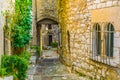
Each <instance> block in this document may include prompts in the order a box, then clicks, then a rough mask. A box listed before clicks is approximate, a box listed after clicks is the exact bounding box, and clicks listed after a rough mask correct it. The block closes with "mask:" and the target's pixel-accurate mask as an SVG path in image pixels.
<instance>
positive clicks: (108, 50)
mask: <svg viewBox="0 0 120 80" xmlns="http://www.w3.org/2000/svg"><path fill="white" fill-rule="evenodd" d="M113 42H114V26H113V25H112V24H111V23H109V24H107V25H106V27H105V54H106V56H107V57H113V45H114V43H113Z"/></svg>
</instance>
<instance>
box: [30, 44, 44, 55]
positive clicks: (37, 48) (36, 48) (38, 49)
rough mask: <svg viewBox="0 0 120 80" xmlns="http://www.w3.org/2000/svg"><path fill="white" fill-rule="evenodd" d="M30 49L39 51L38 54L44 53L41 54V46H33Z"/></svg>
mask: <svg viewBox="0 0 120 80" xmlns="http://www.w3.org/2000/svg"><path fill="white" fill-rule="evenodd" d="M30 48H31V49H35V50H37V52H38V54H41V53H42V52H41V49H40V46H31V47H30Z"/></svg>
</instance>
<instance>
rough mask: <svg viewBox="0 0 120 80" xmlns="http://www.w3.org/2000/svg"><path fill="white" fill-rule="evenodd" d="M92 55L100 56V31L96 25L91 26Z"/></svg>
mask: <svg viewBox="0 0 120 80" xmlns="http://www.w3.org/2000/svg"><path fill="white" fill-rule="evenodd" d="M92 34H93V35H92V36H93V40H92V42H93V44H92V45H93V55H96V56H98V55H100V54H101V29H100V25H99V24H98V23H96V24H94V26H93V33H92Z"/></svg>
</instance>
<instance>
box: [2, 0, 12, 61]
mask: <svg viewBox="0 0 120 80" xmlns="http://www.w3.org/2000/svg"><path fill="white" fill-rule="evenodd" d="M10 9H12V8H11V7H10V0H0V35H1V36H0V58H1V55H2V54H3V53H4V31H3V27H4V24H5V17H4V16H3V14H2V12H5V11H6V10H10ZM0 62H1V61H0Z"/></svg>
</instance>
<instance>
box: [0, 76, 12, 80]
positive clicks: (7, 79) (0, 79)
mask: <svg viewBox="0 0 120 80" xmlns="http://www.w3.org/2000/svg"><path fill="white" fill-rule="evenodd" d="M0 80H13V76H7V77H4V78H0Z"/></svg>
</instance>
